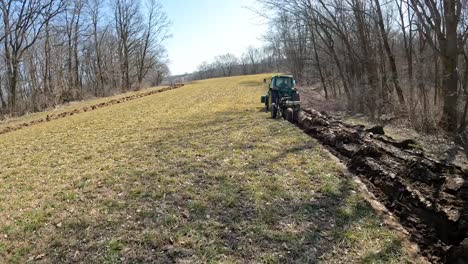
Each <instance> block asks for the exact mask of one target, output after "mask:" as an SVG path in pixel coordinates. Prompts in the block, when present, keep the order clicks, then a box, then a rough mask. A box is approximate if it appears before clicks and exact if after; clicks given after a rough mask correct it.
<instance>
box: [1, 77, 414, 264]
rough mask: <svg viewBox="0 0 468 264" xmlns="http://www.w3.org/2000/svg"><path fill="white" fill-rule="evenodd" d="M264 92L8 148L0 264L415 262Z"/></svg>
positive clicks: (125, 111) (208, 87)
mask: <svg viewBox="0 0 468 264" xmlns="http://www.w3.org/2000/svg"><path fill="white" fill-rule="evenodd" d="M263 78H265V77H264V76H263V75H257V76H248V77H235V78H224V79H213V80H207V81H200V82H196V83H194V84H191V85H187V86H185V87H183V88H180V89H177V90H172V91H167V92H164V93H161V94H156V95H152V96H148V97H144V98H141V99H137V100H134V101H130V102H127V103H124V104H119V105H113V106H110V107H106V108H102V109H99V110H96V111H92V112H87V113H82V114H79V115H75V116H71V117H68V118H64V119H60V120H55V121H51V122H48V123H42V124H39V125H36V126H33V127H28V128H25V129H22V130H19V131H15V132H12V133H8V134H5V135H1V136H0V149H1V150H2V154H1V155H2V158H1V160H0V262H2V263H3V262H9V263H23V262H25V261H28V260H29V261H31V262H43V263H50V262H55V263H63V262H82V263H121V262H123V263H147V262H157V263H219V262H222V263H285V262H289V263H292V262H294V263H310V262H317V261H318V262H324V263H350V262H365V263H379V262H381V263H384V262H385V263H402V262H407V261H408V260H407V257H406V251H405V249H404V248H402V246H401V243H400V242H399V241H398V240H397V239H396V235H395V234H394V233H393V232H392V231H390V230H388V229H387V228H386V227H385V226H382V225H381V221H380V219H379V218H378V217H377V216H376V214H375V213H374V212H373V211H372V209H371V208H370V206H369V205H368V204H367V203H366V202H365V201H364V199H363V198H362V197H361V195H360V194H359V193H357V192H355V191H354V186H353V185H352V184H351V183H350V181H348V180H347V179H346V178H345V177H342V176H341V175H342V171H341V168H340V166H338V165H337V164H336V163H335V162H334V161H333V160H331V159H330V158H329V156H328V155H327V154H326V153H325V152H324V151H323V150H322V149H321V147H320V146H319V145H318V143H317V142H316V141H315V140H313V139H311V138H309V137H308V136H306V135H305V134H304V133H302V132H301V131H300V130H299V129H297V128H296V127H294V126H293V125H291V124H289V123H287V122H284V121H280V120H271V119H269V118H268V114H266V113H262V112H261V104H260V103H259V97H260V95H261V94H262V93H264V92H265V91H264V88H263V86H262V80H263ZM43 114H46V113H43Z"/></svg>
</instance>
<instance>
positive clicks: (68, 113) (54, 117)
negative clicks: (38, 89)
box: [0, 84, 184, 135]
mask: <svg viewBox="0 0 468 264" xmlns="http://www.w3.org/2000/svg"><path fill="white" fill-rule="evenodd" d="M182 86H184V84H174V85H171V86H168V87H164V88H161V89H158V90H153V91H150V92H146V93H140V94H134V95H130V96H126V97H122V98H119V99H113V100H109V101H107V102H103V103H99V104H95V105H91V106H85V107H83V108H80V109H74V110H71V111H66V112H62V113H60V114H51V115H47V116H46V117H44V118H39V119H35V120H32V121H29V122H24V123H20V124H17V125H13V126H7V127H5V128H3V129H0V135H2V134H6V133H9V132H13V131H16V130H20V129H22V128H25V127H29V126H33V125H37V124H40V123H45V122H49V121H52V120H57V119H61V118H65V117H68V116H72V115H76V114H80V113H85V112H89V111H93V110H96V109H99V108H103V107H107V106H111V105H115V104H120V103H124V102H128V101H131V100H135V99H138V98H142V97H145V96H150V95H153V94H158V93H162V92H165V91H169V90H173V89H177V88H180V87H182Z"/></svg>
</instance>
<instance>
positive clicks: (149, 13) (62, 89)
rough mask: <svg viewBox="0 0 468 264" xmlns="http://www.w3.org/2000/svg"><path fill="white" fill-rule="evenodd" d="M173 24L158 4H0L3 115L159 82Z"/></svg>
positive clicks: (86, 0) (34, 0)
mask: <svg viewBox="0 0 468 264" xmlns="http://www.w3.org/2000/svg"><path fill="white" fill-rule="evenodd" d="M169 26H170V22H169V19H168V17H167V15H166V14H165V12H164V10H163V7H162V5H161V3H160V2H158V1H157V0H141V1H134V0H107V1H106V0H0V114H1V116H5V115H7V114H10V115H20V114H24V113H26V112H35V111H40V110H42V109H45V108H49V107H53V106H55V105H57V104H62V103H65V102H69V101H73V100H79V99H83V98H85V97H89V96H96V97H97V96H107V95H110V94H113V93H115V92H117V91H127V90H130V89H138V88H140V87H141V86H142V85H144V84H145V83H149V84H151V85H158V84H159V83H161V82H162V79H163V78H164V77H165V76H166V75H167V74H168V73H169V70H168V67H167V65H166V64H167V63H166V62H167V58H166V57H167V56H166V51H165V48H164V41H165V40H166V39H167V38H168V37H169V36H170V35H169V32H168V30H169Z"/></svg>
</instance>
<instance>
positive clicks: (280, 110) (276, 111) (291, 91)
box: [261, 75, 301, 122]
mask: <svg viewBox="0 0 468 264" xmlns="http://www.w3.org/2000/svg"><path fill="white" fill-rule="evenodd" d="M263 82H264V83H267V80H266V79H264V80H263ZM295 86H296V81H295V80H294V78H293V76H291V75H274V76H273V77H272V78H271V81H270V82H269V83H268V94H267V95H263V96H262V97H261V102H262V103H264V104H265V109H266V111H267V112H268V111H270V112H271V117H272V118H278V117H280V116H282V117H283V118H284V119H286V120H288V121H290V122H296V121H297V117H298V114H299V110H300V108H301V100H300V96H299V91H297V90H296V88H295Z"/></svg>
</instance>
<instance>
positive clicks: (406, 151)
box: [297, 109, 468, 263]
mask: <svg viewBox="0 0 468 264" xmlns="http://www.w3.org/2000/svg"><path fill="white" fill-rule="evenodd" d="M297 125H298V126H299V127H301V128H302V129H304V131H305V132H306V133H308V134H309V135H311V136H313V137H314V138H316V139H317V140H318V141H320V142H321V143H322V144H323V145H325V146H326V147H328V148H329V149H330V150H331V151H332V153H334V154H335V155H336V156H337V157H339V158H340V159H341V160H343V161H344V162H345V163H346V165H347V167H348V168H349V169H350V171H352V172H353V173H356V174H357V175H359V176H360V177H361V178H362V180H363V181H364V182H365V183H366V185H368V187H369V189H370V190H371V191H372V192H373V193H374V194H375V196H376V197H377V198H378V199H379V200H380V201H381V202H382V203H383V204H385V206H386V207H387V208H388V209H389V210H390V211H391V212H393V213H394V214H395V215H396V216H398V217H399V220H400V222H401V223H402V224H403V226H405V228H406V229H407V230H408V231H409V233H410V234H411V239H412V240H413V241H414V242H415V243H417V244H418V245H419V246H420V248H421V250H422V253H423V254H424V255H425V256H427V257H428V259H429V260H430V261H432V262H435V263H468V174H467V172H466V171H464V170H463V169H462V168H461V167H459V166H457V165H453V164H449V163H443V162H440V161H438V160H437V159H435V158H434V157H431V156H430V155H428V154H426V153H424V152H423V151H422V150H421V149H416V148H413V147H412V142H411V141H396V140H394V139H393V138H391V137H388V136H385V135H379V134H380V133H379V134H374V133H372V132H371V131H373V130H372V129H370V130H369V129H366V128H365V127H364V126H358V125H350V124H347V123H344V122H342V121H339V120H337V119H335V118H333V117H331V116H327V115H326V114H324V113H319V112H317V111H315V110H313V109H306V110H303V111H301V113H300V115H299V120H298V122H297Z"/></svg>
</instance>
